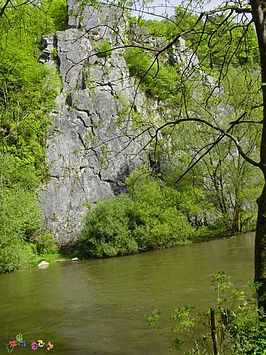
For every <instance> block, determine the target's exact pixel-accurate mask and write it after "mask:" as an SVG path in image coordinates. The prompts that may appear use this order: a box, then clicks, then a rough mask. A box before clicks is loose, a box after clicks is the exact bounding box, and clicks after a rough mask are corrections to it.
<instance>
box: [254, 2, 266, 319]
mask: <svg viewBox="0 0 266 355" xmlns="http://www.w3.org/2000/svg"><path fill="white" fill-rule="evenodd" d="M250 5H251V11H252V17H253V20H254V24H255V28H256V34H257V38H258V45H259V52H260V66H261V83H262V87H261V89H262V97H263V123H262V136H261V146H260V168H261V170H262V172H263V175H264V188H263V191H262V194H261V196H260V197H259V198H258V201H257V202H258V219H257V229H256V239H255V282H260V283H261V286H260V287H259V288H258V293H257V295H258V306H259V307H263V310H264V316H265V315H266V289H265V287H266V260H265V258H266V28H265V15H264V13H263V11H262V8H261V3H260V2H259V1H257V0H250Z"/></svg>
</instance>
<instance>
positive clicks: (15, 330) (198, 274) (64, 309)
mask: <svg viewBox="0 0 266 355" xmlns="http://www.w3.org/2000/svg"><path fill="white" fill-rule="evenodd" d="M253 242H254V234H252V233H248V234H245V235H244V236H238V237H234V238H230V239H222V240H214V241H210V242H203V243H198V244H193V245H189V246H184V247H179V248H171V249H165V250H161V251H156V252H147V253H143V254H138V255H133V256H126V257H120V258H111V259H103V260H89V261H82V262H58V263H55V264H53V265H51V266H50V267H49V268H48V269H46V270H38V269H37V268H36V269H31V270H27V271H23V272H16V273H12V274H6V275H0V355H2V354H7V353H8V352H7V350H6V348H5V344H6V343H8V341H9V340H11V339H14V338H15V336H16V335H17V334H19V333H21V334H22V335H23V337H24V339H25V340H26V341H27V342H31V341H34V340H36V341H37V340H39V339H42V340H43V341H44V342H47V341H48V340H50V341H52V342H53V344H54V349H53V350H52V351H50V352H48V351H47V350H46V348H38V349H37V350H36V354H41V353H42V354H45V353H48V354H49V353H53V354H58V355H75V354H81V355H91V354H97V355H104V354H108V355H111V354H112V355H122V354H124V355H131V354H132V355H133V354H134V355H142V354H156V355H157V354H158V355H163V354H168V351H167V349H168V348H167V347H168V343H167V342H166V341H165V340H164V338H162V337H160V336H159V335H158V332H157V331H155V330H153V329H150V328H149V327H148V326H147V325H146V322H145V316H146V315H147V314H148V313H149V312H150V311H151V310H153V309H154V308H155V307H157V306H160V309H161V311H162V312H163V313H164V314H165V316H166V317H168V315H169V314H170V311H171V310H172V309H174V308H175V307H176V306H180V305H184V304H193V305H195V306H197V308H199V309H205V308H207V307H208V305H209V304H210V303H211V302H212V301H213V300H214V299H215V293H214V291H213V290H212V289H211V287H210V274H211V273H213V272H218V271H224V272H225V273H227V274H229V275H231V276H232V281H233V282H234V284H235V285H236V286H244V285H246V284H247V282H248V281H249V280H252V278H253ZM32 353H34V352H33V350H31V348H30V345H29V344H28V345H27V347H25V348H23V347H21V346H20V347H16V348H14V350H13V352H12V354H32Z"/></svg>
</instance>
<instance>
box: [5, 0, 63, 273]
mask: <svg viewBox="0 0 266 355" xmlns="http://www.w3.org/2000/svg"><path fill="white" fill-rule="evenodd" d="M65 18H66V5H65V2H64V1H61V0H54V1H41V2H38V5H35V4H27V3H25V2H23V1H21V2H16V3H15V5H10V6H9V7H7V8H6V10H5V12H4V15H3V16H2V17H1V22H0V33H1V36H0V58H1V68H0V115H1V116H0V117H1V120H0V200H1V204H0V235H1V239H0V272H6V271H12V270H15V269H18V268H20V267H23V266H27V265H29V264H32V263H36V262H37V261H38V260H39V258H40V257H39V256H38V255H39V254H43V253H54V252H56V251H57V247H56V243H55V241H54V239H53V236H52V235H51V233H50V232H49V231H45V230H43V229H42V225H43V220H42V219H43V217H42V213H41V211H40V208H39V206H38V203H37V195H36V192H37V188H38V186H39V185H40V183H41V182H42V181H44V179H45V178H46V174H47V173H46V167H45V161H44V158H45V147H44V146H45V137H46V130H47V128H48V126H49V124H50V121H49V112H50V111H51V110H52V108H53V107H54V105H55V97H56V95H57V92H58V89H59V88H60V85H61V83H60V78H59V77H58V74H57V73H56V70H55V69H54V68H48V67H46V66H44V65H43V64H41V63H39V62H38V58H39V56H40V53H41V51H40V47H41V38H42V35H44V34H48V33H53V32H54V31H56V30H58V29H62V28H63V27H64V24H65Z"/></svg>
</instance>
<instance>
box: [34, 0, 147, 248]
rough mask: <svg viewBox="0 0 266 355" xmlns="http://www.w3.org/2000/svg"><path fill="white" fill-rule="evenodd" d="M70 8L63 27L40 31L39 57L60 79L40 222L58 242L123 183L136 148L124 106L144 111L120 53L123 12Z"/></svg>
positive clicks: (72, 236) (71, 237)
mask: <svg viewBox="0 0 266 355" xmlns="http://www.w3.org/2000/svg"><path fill="white" fill-rule="evenodd" d="M68 9H69V14H70V16H69V19H68V28H67V29H66V30H65V31H61V32H57V33H56V34H55V35H53V36H47V37H45V38H44V50H43V54H42V56H41V58H40V60H41V61H42V62H46V63H47V64H49V65H55V66H57V68H58V70H59V72H60V76H61V78H62V90H61V92H60V94H59V95H58V98H57V107H56V109H55V110H54V111H53V113H52V120H53V126H52V127H51V130H50V132H49V133H50V134H49V137H48V139H47V159H46V161H47V166H48V169H49V172H50V179H49V181H48V183H47V185H46V186H44V189H43V191H42V193H41V205H42V208H43V210H44V213H45V219H46V226H47V228H49V229H50V230H52V231H53V232H54V235H55V237H56V239H57V241H58V243H59V244H60V245H65V244H68V243H73V242H75V240H76V239H77V238H78V236H79V233H80V231H81V229H82V225H83V220H84V216H85V214H86V211H87V207H88V206H89V205H90V204H91V203H93V202H95V201H97V200H99V199H103V198H105V197H107V196H110V195H112V194H118V193H120V192H121V191H123V190H124V188H125V187H124V179H125V177H126V176H127V175H128V174H129V172H130V170H132V169H133V168H134V166H136V165H137V164H139V163H140V157H139V155H138V154H137V153H138V152H139V150H141V143H140V141H139V142H138V140H137V139H136V137H135V135H136V129H135V128H134V122H133V120H132V118H131V117H130V115H129V114H128V112H134V115H135V116H136V115H137V116H143V115H145V110H144V106H145V105H144V103H145V100H144V97H143V96H142V95H141V94H139V93H136V88H135V86H134V82H133V81H132V80H131V79H130V78H129V75H128V71H127V68H126V63H125V59H124V50H123V49H122V45H123V39H122V38H121V33H123V29H124V18H123V13H122V11H119V10H117V9H115V10H111V9H110V8H109V7H105V6H102V7H101V8H99V9H95V8H93V7H90V6H86V7H85V9H83V10H82V11H80V9H79V7H78V5H77V3H76V2H72V0H70V1H69V2H68ZM117 47H120V49H116V50H114V51H108V50H109V49H110V48H117ZM53 53H54V55H53ZM97 53H98V54H97ZM132 116H133V115H132ZM121 122H122V123H121ZM140 138H141V139H142V140H143V138H142V137H140Z"/></svg>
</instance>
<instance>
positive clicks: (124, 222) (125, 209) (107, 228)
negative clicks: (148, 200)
mask: <svg viewBox="0 0 266 355" xmlns="http://www.w3.org/2000/svg"><path fill="white" fill-rule="evenodd" d="M132 207H133V203H132V201H131V200H130V199H129V198H128V197H127V196H125V195H121V196H118V197H111V198H109V199H107V200H105V201H103V202H99V203H98V204H97V205H96V207H95V208H94V210H93V211H92V212H91V213H88V215H87V218H86V222H85V228H84V230H83V233H82V236H81V239H80V242H79V247H80V249H81V251H82V255H83V256H85V257H88V256H96V257H102V256H115V255H125V254H130V253H135V252H137V250H138V246H137V243H136V242H135V241H134V239H133V238H132V235H131V231H130V229H129V215H130V211H131V210H132Z"/></svg>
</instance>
